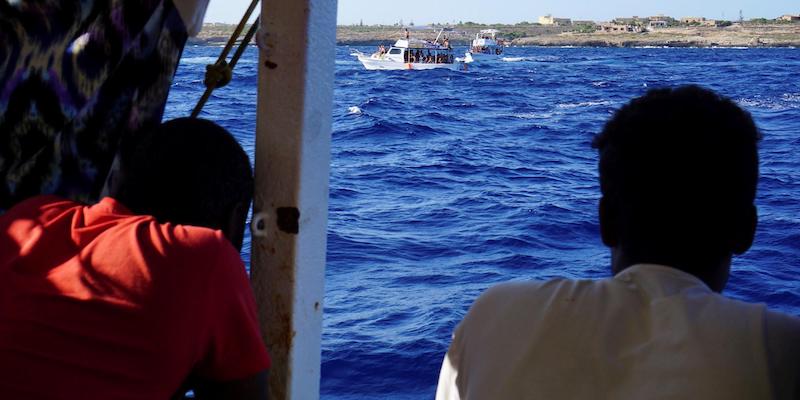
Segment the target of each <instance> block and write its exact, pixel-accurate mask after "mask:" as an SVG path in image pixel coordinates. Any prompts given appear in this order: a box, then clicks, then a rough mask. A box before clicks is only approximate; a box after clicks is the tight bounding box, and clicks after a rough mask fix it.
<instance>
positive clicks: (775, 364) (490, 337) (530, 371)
mask: <svg viewBox="0 0 800 400" xmlns="http://www.w3.org/2000/svg"><path fill="white" fill-rule="evenodd" d="M759 139H760V134H759V132H758V130H757V128H756V126H755V124H754V122H753V120H752V118H751V117H750V115H749V114H748V113H746V112H745V111H743V110H742V109H741V108H739V107H738V106H737V105H736V104H735V103H733V102H732V101H730V100H728V99H725V98H721V97H719V96H718V95H716V94H715V93H713V92H711V91H709V90H705V89H702V88H699V87H696V86H689V87H681V88H676V89H659V90H652V91H650V92H648V93H647V94H646V95H645V96H644V97H641V98H638V99H635V100H633V101H631V102H630V103H629V104H627V105H626V106H624V107H622V109H620V110H619V111H617V112H616V114H615V115H614V116H613V117H612V118H611V120H610V121H609V122H608V123H607V124H606V125H605V128H604V129H603V131H602V133H600V134H599V135H598V136H597V137H596V138H595V140H594V143H593V145H594V147H595V148H597V149H598V150H599V152H600V161H599V169H600V190H601V192H602V198H601V199H600V204H599V220H600V234H601V237H602V240H603V243H605V244H606V245H607V246H608V247H609V248H610V249H611V271H612V272H613V274H614V276H613V277H611V278H607V279H602V280H571V279H553V280H549V281H546V282H514V283H506V284H501V285H498V286H495V287H493V288H491V289H489V290H487V291H486V292H485V293H483V294H482V295H481V296H480V297H479V298H478V299H477V300H476V301H475V303H474V304H473V305H472V307H471V308H470V310H469V312H468V313H467V315H466V316H465V317H464V319H463V320H462V321H461V323H460V324H459V325H458V327H457V328H456V330H455V333H454V335H453V340H452V343H451V344H450V348H449V350H448V352H447V355H446V357H445V360H444V363H443V365H442V369H441V374H440V377H439V387H438V390H437V394H436V398H437V399H440V400H445V399H523V398H525V399H528V398H542V399H585V398H613V399H653V398H664V399H689V398H696V399H768V398H774V399H797V398H800V319H798V318H796V317H792V316H789V315H785V314H782V313H778V312H775V311H771V310H768V309H767V308H766V307H765V306H764V305H763V304H750V303H745V302H742V301H738V300H733V299H730V298H727V297H724V296H722V295H721V294H720V292H722V290H723V289H724V288H725V285H726V283H727V281H728V277H729V274H730V266H731V258H732V256H733V255H734V254H742V253H744V252H745V251H747V250H748V249H749V248H750V246H751V244H752V241H753V237H754V234H755V230H756V220H757V216H756V207H755V205H754V200H755V194H756V183H757V180H758V153H757V143H758V141H759Z"/></svg>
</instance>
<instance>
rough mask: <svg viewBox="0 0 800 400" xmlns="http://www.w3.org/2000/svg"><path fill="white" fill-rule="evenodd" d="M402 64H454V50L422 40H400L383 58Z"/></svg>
mask: <svg viewBox="0 0 800 400" xmlns="http://www.w3.org/2000/svg"><path fill="white" fill-rule="evenodd" d="M383 58H384V59H389V60H391V61H396V62H400V63H427V64H452V63H454V62H455V57H454V56H453V49H452V48H451V47H449V46H445V45H443V44H439V43H435V42H429V41H426V40H421V39H400V40H398V41H397V42H395V44H394V46H392V47H390V48H389V51H388V52H386V54H385V55H384V56H383Z"/></svg>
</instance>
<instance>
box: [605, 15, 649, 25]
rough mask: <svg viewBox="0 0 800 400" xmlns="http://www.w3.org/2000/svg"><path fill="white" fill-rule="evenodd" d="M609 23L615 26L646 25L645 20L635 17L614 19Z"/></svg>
mask: <svg viewBox="0 0 800 400" xmlns="http://www.w3.org/2000/svg"><path fill="white" fill-rule="evenodd" d="M611 22H612V23H615V24H617V25H647V19H646V18H639V17H637V16H635V15H634V16H633V17H630V18H628V17H619V18H614V20H613V21H611Z"/></svg>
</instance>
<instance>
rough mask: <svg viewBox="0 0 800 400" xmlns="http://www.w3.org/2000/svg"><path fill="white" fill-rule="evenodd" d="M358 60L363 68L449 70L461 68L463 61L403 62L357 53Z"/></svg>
mask: <svg viewBox="0 0 800 400" xmlns="http://www.w3.org/2000/svg"><path fill="white" fill-rule="evenodd" d="M358 61H360V62H361V64H363V65H364V68H366V69H368V70H371V71H374V70H428V69H449V70H451V71H458V70H461V69H464V68H463V65H464V63H463V62H454V63H403V62H397V61H395V60H387V59H380V58H373V57H371V56H367V55H359V56H358Z"/></svg>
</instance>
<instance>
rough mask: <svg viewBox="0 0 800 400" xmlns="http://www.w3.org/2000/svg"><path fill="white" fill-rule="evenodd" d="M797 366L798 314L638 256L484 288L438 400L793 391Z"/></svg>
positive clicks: (448, 360) (738, 395) (456, 342)
mask: <svg viewBox="0 0 800 400" xmlns="http://www.w3.org/2000/svg"><path fill="white" fill-rule="evenodd" d="M767 330H769V331H770V332H769V333H767ZM774 353H777V354H774ZM798 364H800V319H797V318H794V317H789V316H786V315H783V314H779V313H774V312H771V311H768V310H766V308H765V306H764V305H762V304H749V303H745V302H741V301H736V300H732V299H729V298H726V297H723V296H721V295H719V294H717V293H714V292H713V291H711V290H710V289H709V288H708V287H707V286H706V285H705V284H704V283H703V282H702V281H701V280H699V279H698V278H696V277H694V276H693V275H690V274H687V273H685V272H682V271H680V270H677V269H674V268H670V267H665V266H660V265H645V264H641V265H635V266H632V267H629V268H627V269H625V270H624V271H623V272H621V273H619V274H618V275H617V276H616V277H614V278H609V279H603V280H596V281H593V280H579V281H573V280H567V279H554V280H551V281H547V282H524V283H522V282H520V283H506V284H502V285H498V286H495V287H493V288H491V289H489V290H487V291H486V292H485V293H484V294H483V295H481V296H480V297H479V298H478V300H476V301H475V303H474V304H473V305H472V307H471V309H470V310H469V312H468V313H467V315H466V316H465V317H464V320H463V321H462V322H461V323H460V324H459V326H458V327H457V328H456V331H455V333H454V335H453V341H452V343H451V345H450V349H449V350H448V352H447V356H446V357H445V360H444V363H443V365H442V371H441V374H440V376H439V387H438V390H437V393H436V398H437V400H455V399H469V400H472V399H492V400H498V399H769V398H797V397H796V396H800V392H799V391H798V385H800V382H798V377H799V376H800V372H799V371H800V367H798Z"/></svg>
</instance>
